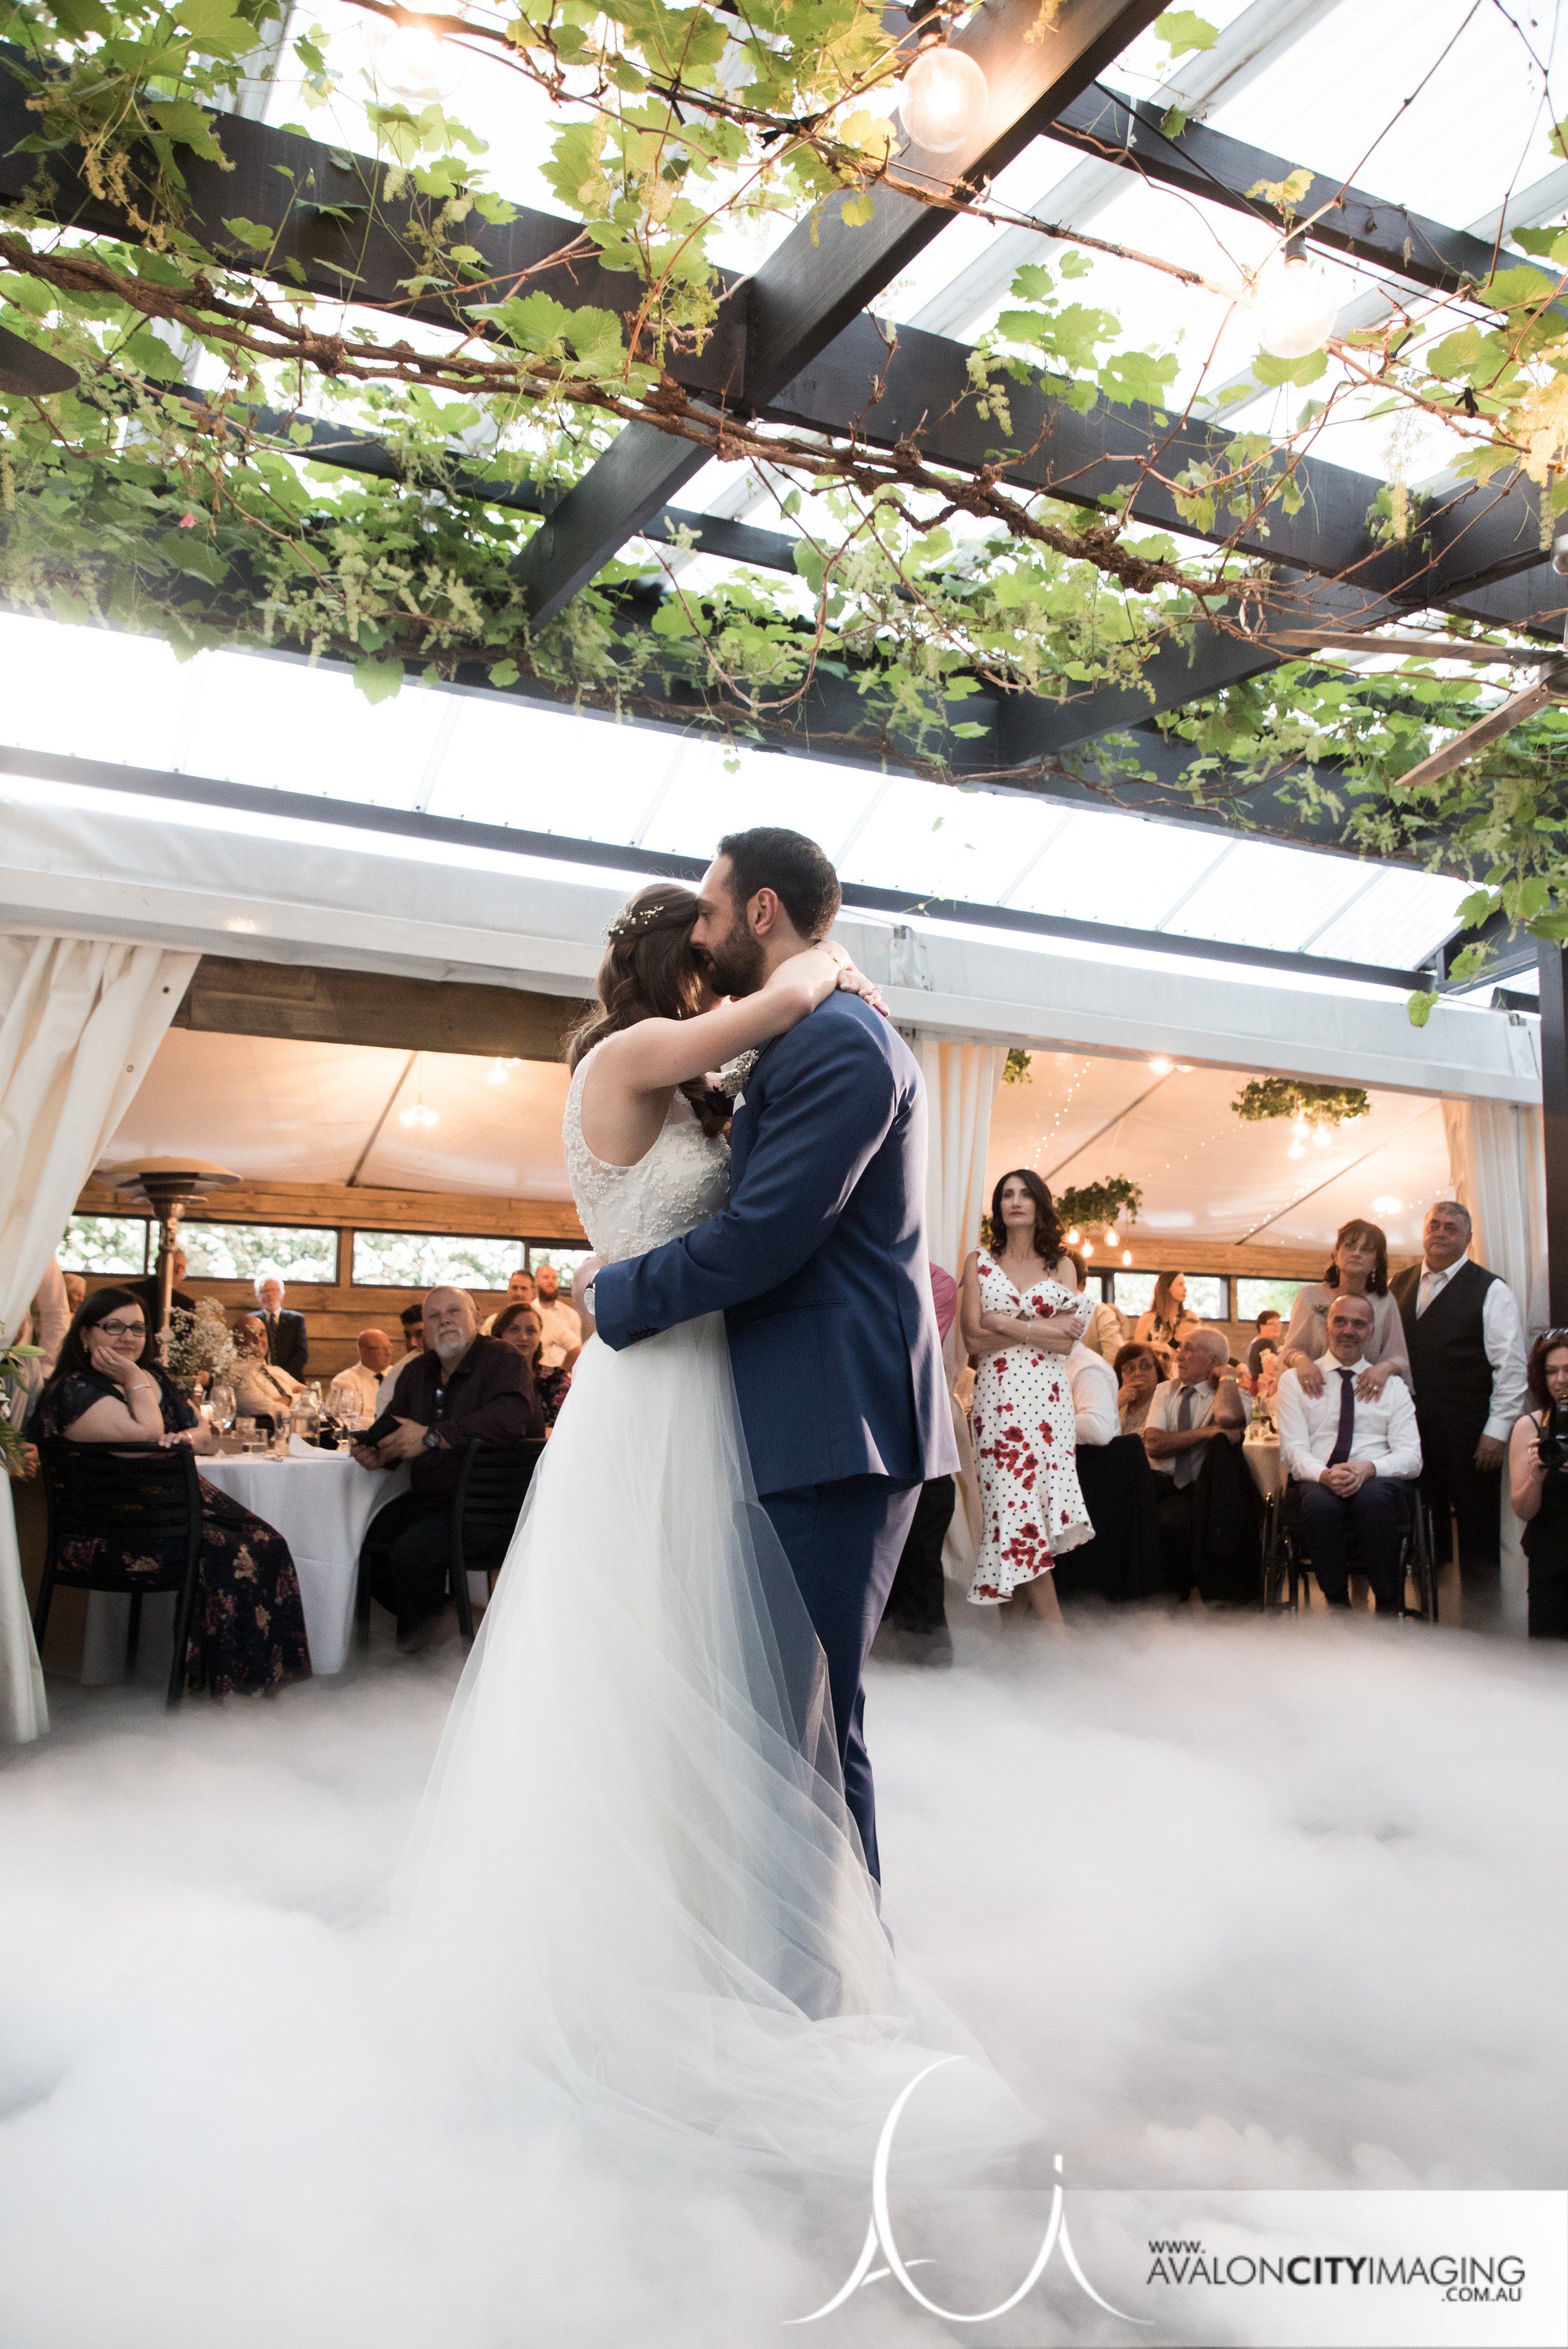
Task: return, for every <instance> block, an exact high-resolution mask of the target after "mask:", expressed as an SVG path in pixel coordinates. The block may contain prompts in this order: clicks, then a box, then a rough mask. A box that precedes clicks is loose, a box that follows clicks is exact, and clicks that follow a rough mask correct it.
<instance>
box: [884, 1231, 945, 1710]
mask: <svg viewBox="0 0 1568 2349" xmlns="http://www.w3.org/2000/svg"><path fill="white" fill-rule="evenodd" d="M926 1270H927V1271H928V1272H929V1273H930V1275H931V1301H932V1303H933V1305H934V1307H935V1308H936V1334H937V1337H938V1339H939V1340H941V1342H942V1344H943V1345H945V1344H946V1343H947V1334H948V1331H949V1330H951V1329H952V1327H953V1324H954V1320H955V1319H956V1318H957V1313H958V1283H957V1282H956V1281H955V1280H954V1278H953V1275H952V1274H951V1273H950V1272H948V1271H947V1270H946V1269H945V1268H944V1267H943V1266H942V1265H940V1264H933V1265H928V1266H927V1267H926ZM957 1500H958V1489H957V1486H956V1485H955V1484H954V1480H953V1478H952V1476H951V1475H948V1476H932V1477H929V1478H928V1479H927V1480H926V1482H925V1483H924V1484H923V1485H922V1486H921V1488H920V1498H919V1499H918V1500H917V1501H916V1503H915V1505H914V1515H913V1517H912V1518H911V1520H910V1526H909V1531H908V1533H907V1534H906V1535H905V1536H904V1542H903V1550H902V1552H901V1553H900V1556H899V1561H898V1568H897V1571H896V1572H895V1574H894V1575H893V1578H892V1587H891V1588H890V1589H889V1591H888V1595H887V1600H886V1603H885V1605H884V1606H883V1608H882V1619H883V1620H884V1621H885V1622H891V1623H892V1626H893V1628H894V1630H896V1631H897V1632H898V1634H899V1648H900V1652H901V1653H902V1655H903V1659H904V1661H906V1662H908V1663H918V1664H934V1665H938V1666H943V1665H946V1664H950V1663H951V1662H952V1661H953V1635H952V1633H951V1632H950V1631H949V1630H948V1628H947V1594H946V1592H945V1590H944V1588H943V1583H942V1550H943V1545H944V1542H945V1541H946V1539H947V1528H948V1526H950V1525H951V1524H952V1523H953V1512H954V1507H955V1506H956V1504H957Z"/></svg>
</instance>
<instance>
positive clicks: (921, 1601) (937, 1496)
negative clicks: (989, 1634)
mask: <svg viewBox="0 0 1568 2349" xmlns="http://www.w3.org/2000/svg"><path fill="white" fill-rule="evenodd" d="M957 1502H958V1487H957V1485H956V1484H955V1483H954V1479H953V1478H952V1477H951V1476H933V1477H932V1478H931V1480H930V1482H929V1483H928V1484H924V1485H922V1486H921V1488H920V1497H919V1499H918V1500H917V1501H916V1502H915V1505H914V1516H913V1519H912V1521H911V1524H910V1528H909V1533H908V1536H907V1537H906V1538H905V1541H904V1545H903V1557H901V1558H900V1559H899V1562H898V1572H897V1573H896V1574H895V1575H894V1576H893V1578H892V1589H891V1590H890V1591H889V1592H888V1595H887V1612H888V1616H889V1618H890V1619H891V1620H892V1621H893V1622H894V1623H896V1624H897V1625H898V1626H899V1628H900V1630H904V1631H940V1630H944V1629H945V1627H946V1623H947V1594H946V1592H945V1590H944V1588H943V1582H942V1546H943V1544H944V1541H945V1540H946V1539H947V1528H948V1526H950V1525H951V1524H952V1523H953V1512H954V1508H955V1507H956V1506H957Z"/></svg>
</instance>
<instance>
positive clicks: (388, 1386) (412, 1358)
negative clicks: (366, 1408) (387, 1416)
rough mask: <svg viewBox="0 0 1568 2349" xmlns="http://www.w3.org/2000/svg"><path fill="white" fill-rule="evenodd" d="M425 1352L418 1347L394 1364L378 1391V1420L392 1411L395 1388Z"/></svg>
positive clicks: (400, 1355) (400, 1357)
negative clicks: (408, 1368) (409, 1366)
mask: <svg viewBox="0 0 1568 2349" xmlns="http://www.w3.org/2000/svg"><path fill="white" fill-rule="evenodd" d="M424 1350H425V1349H424V1348H423V1346H416V1347H415V1349H414V1350H413V1352H412V1353H411V1354H399V1355H398V1357H397V1361H395V1362H394V1363H393V1365H392V1367H391V1369H390V1370H389V1371H387V1375H386V1377H385V1378H384V1379H383V1380H382V1381H381V1384H380V1386H379V1388H378V1389H377V1394H376V1416H377V1419H379V1418H380V1417H381V1415H382V1413H384V1412H386V1411H389V1410H390V1409H391V1406H392V1391H393V1389H394V1387H396V1385H397V1381H398V1380H399V1379H400V1378H401V1376H402V1374H403V1372H404V1371H406V1370H407V1367H408V1365H409V1363H410V1362H417V1361H418V1359H419V1357H420V1355H421V1354H422V1353H423V1352H424Z"/></svg>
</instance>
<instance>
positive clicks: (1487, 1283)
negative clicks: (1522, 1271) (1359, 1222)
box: [1388, 1199, 1529, 1584]
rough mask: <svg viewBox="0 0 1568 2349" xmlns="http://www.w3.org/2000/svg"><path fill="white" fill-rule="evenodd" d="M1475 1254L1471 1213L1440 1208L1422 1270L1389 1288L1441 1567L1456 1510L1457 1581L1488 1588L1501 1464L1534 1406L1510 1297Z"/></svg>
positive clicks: (1493, 1574) (1430, 1221)
mask: <svg viewBox="0 0 1568 2349" xmlns="http://www.w3.org/2000/svg"><path fill="white" fill-rule="evenodd" d="M1421 1247H1422V1261H1421V1262H1420V1263H1419V1264H1418V1265H1414V1264H1413V1265H1411V1266H1409V1267H1408V1269H1407V1270H1406V1271H1404V1272H1401V1273H1400V1274H1398V1277H1397V1278H1395V1279H1393V1280H1391V1281H1390V1282H1389V1284H1388V1293H1389V1295H1390V1296H1391V1297H1392V1298H1393V1299H1394V1301H1395V1303H1396V1304H1397V1305H1398V1308H1399V1316H1400V1319H1401V1320H1402V1321H1403V1322H1404V1325H1405V1343H1406V1346H1407V1348H1408V1351H1409V1356H1410V1380H1411V1383H1412V1385H1413V1386H1414V1387H1415V1390H1416V1421H1417V1424H1418V1427H1419V1429H1420V1434H1421V1452H1422V1455H1423V1458H1424V1461H1425V1466H1424V1468H1423V1470H1422V1474H1421V1490H1422V1492H1423V1494H1424V1495H1426V1498H1427V1501H1428V1503H1429V1506H1430V1507H1431V1509H1432V1512H1433V1515H1434V1516H1435V1517H1436V1519H1437V1537H1438V1555H1439V1560H1440V1559H1441V1557H1442V1556H1443V1554H1444V1552H1445V1551H1446V1550H1447V1548H1448V1525H1449V1510H1450V1509H1451V1510H1452V1511H1453V1514H1454V1520H1455V1523H1456V1525H1457V1526H1458V1530H1459V1556H1460V1578H1461V1581H1462V1580H1465V1579H1469V1580H1470V1581H1471V1582H1472V1583H1474V1582H1480V1583H1483V1584H1484V1583H1495V1582H1496V1581H1497V1578H1498V1574H1499V1545H1500V1540H1501V1506H1502V1463H1503V1456H1504V1454H1505V1453H1506V1452H1507V1449H1508V1439H1509V1437H1510V1435H1511V1433H1513V1425H1514V1422H1515V1421H1516V1420H1517V1419H1519V1418H1521V1417H1522V1414H1523V1413H1524V1412H1525V1411H1526V1410H1527V1409H1528V1408H1529V1396H1528V1393H1527V1391H1526V1381H1525V1375H1524V1332H1523V1330H1522V1328H1521V1326H1520V1319H1519V1307H1518V1305H1517V1303H1516V1302H1515V1300H1514V1295H1513V1291H1512V1289H1511V1288H1510V1287H1509V1286H1508V1283H1507V1282H1506V1281H1505V1280H1500V1279H1499V1278H1498V1276H1497V1274H1496V1273H1495V1272H1489V1271H1488V1270H1487V1269H1486V1267H1485V1266H1484V1265H1480V1264H1476V1263H1474V1262H1472V1260H1471V1258H1470V1210H1469V1208H1468V1207H1462V1206H1460V1203H1459V1201H1458V1200H1457V1199H1439V1200H1438V1201H1437V1203H1436V1205H1435V1206H1431V1207H1429V1208H1428V1210H1427V1222H1426V1228H1425V1230H1424V1231H1423V1233H1422V1235H1421Z"/></svg>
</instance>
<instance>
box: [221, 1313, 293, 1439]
mask: <svg viewBox="0 0 1568 2349" xmlns="http://www.w3.org/2000/svg"><path fill="white" fill-rule="evenodd" d="M234 1347H235V1350H236V1352H237V1353H238V1356H239V1360H238V1361H236V1363H235V1364H234V1378H233V1387H234V1409H235V1410H236V1412H237V1413H239V1414H240V1416H241V1418H242V1419H273V1420H275V1419H282V1418H283V1417H284V1414H285V1413H288V1412H291V1411H292V1410H293V1409H294V1397H295V1395H297V1394H298V1392H299V1391H300V1381H299V1380H298V1379H296V1378H294V1376H293V1375H292V1373H291V1372H289V1371H284V1370H280V1368H279V1367H278V1365H277V1363H276V1362H273V1361H268V1359H267V1325H266V1323H265V1322H264V1321H263V1319H262V1317H261V1315H260V1314H259V1313H247V1314H246V1315H245V1317H244V1319H243V1320H241V1321H236V1322H235V1324H234Z"/></svg>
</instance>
